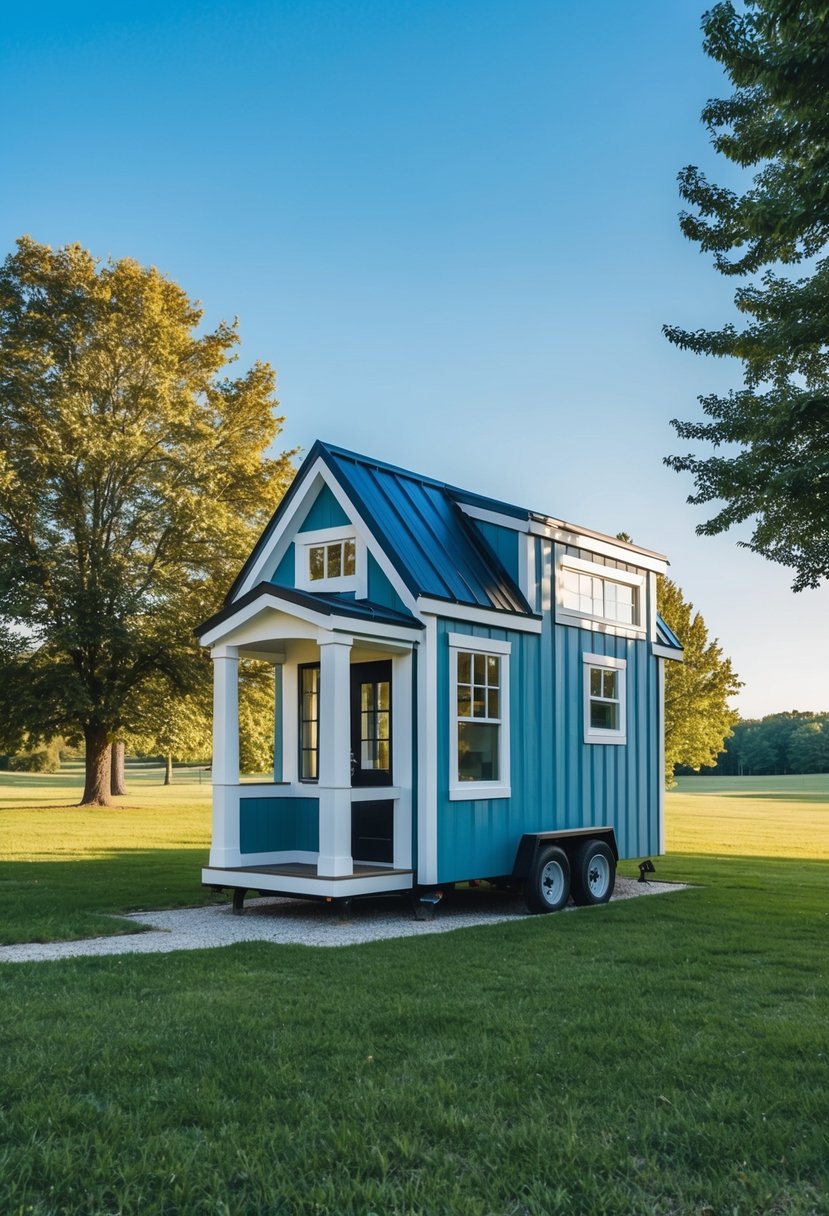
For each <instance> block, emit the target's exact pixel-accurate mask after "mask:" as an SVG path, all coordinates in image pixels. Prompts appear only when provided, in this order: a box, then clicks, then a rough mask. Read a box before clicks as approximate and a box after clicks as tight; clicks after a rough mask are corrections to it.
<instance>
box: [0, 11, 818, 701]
mask: <svg viewBox="0 0 829 1216" xmlns="http://www.w3.org/2000/svg"><path fill="white" fill-rule="evenodd" d="M704 7H706V5H705V0H698V2H696V0H671V2H670V3H665V0H638V2H637V3H636V4H633V5H620V4H619V3H618V2H617V0H594V3H592V4H585V3H583V2H576V0H568V2H566V3H557V2H555V0H509V2H507V0H474V3H473V2H472V0H440V2H438V0H363V2H356V0H340V2H336V0H318V2H316V3H309V2H300V0H296V2H283V0H274V2H273V3H268V4H265V3H250V2H247V0H234V2H233V3H232V4H231V3H224V4H219V3H210V2H209V0H202V2H199V3H177V2H176V0H166V2H164V3H159V2H157V0H152V2H145V3H142V4H133V5H120V4H111V3H106V4H105V3H85V2H84V0H78V2H77V3H75V4H72V5H69V4H65V3H61V4H49V3H43V4H39V5H37V6H34V5H33V6H30V7H29V8H28V11H27V9H26V8H24V6H18V7H16V8H12V7H11V6H4V13H3V22H2V28H0V91H2V97H1V98H0V100H2V106H3V110H2V112H3V114H4V119H5V121H4V122H3V124H2V128H0V145H1V146H2V159H0V165H2V170H0V229H1V230H2V238H3V239H2V242H0V253H2V254H5V252H7V251H8V250H10V249H11V247H12V245H13V243H14V240H15V238H16V237H17V236H19V235H20V234H21V233H24V232H28V233H30V234H31V235H32V236H33V237H35V238H36V239H37V240H40V241H44V242H47V243H49V244H53V245H58V244H64V243H66V242H69V241H80V242H81V243H82V244H84V245H85V246H87V247H88V248H89V249H91V250H92V251H93V252H94V253H96V254H98V255H100V256H106V255H112V256H113V257H121V256H124V255H129V256H132V257H135V258H137V259H138V260H139V261H142V262H144V263H153V264H155V265H157V266H159V267H160V268H161V269H162V270H163V271H164V272H165V273H167V274H169V275H170V276H171V277H172V278H174V279H176V280H177V281H178V282H180V283H181V284H182V285H183V286H184V287H185V288H186V289H187V291H188V292H189V293H190V294H191V295H192V296H193V297H195V298H198V299H199V300H201V301H202V303H203V305H204V308H205V315H206V321H207V323H215V322H216V321H217V320H219V319H220V318H229V317H233V316H238V317H239V320H240V325H241V332H242V337H243V347H242V355H241V359H242V361H243V362H244V361H247V360H252V359H254V358H261V359H267V360H269V361H270V362H271V363H272V364H273V365H274V366H275V367H276V369H277V372H278V375H279V386H280V398H281V403H282V410H283V412H284V413H285V415H286V422H285V429H284V434H283V439H284V446H286V447H294V446H301V447H304V448H308V447H309V446H310V445H311V443H312V442H313V440H314V439H315V438H317V437H320V438H325V439H328V440H331V441H332V442H336V443H341V444H344V445H346V446H349V447H352V448H355V449H357V450H359V451H364V452H367V453H370V454H372V455H375V456H378V457H380V458H382V459H387V460H390V461H393V462H395V463H398V464H402V465H405V466H408V467H410V468H414V469H417V470H418V471H420V472H424V473H430V474H432V475H434V476H437V477H441V478H445V479H446V480H449V481H452V482H454V483H456V484H459V485H462V486H467V487H469V488H470V489H475V490H479V491H481V492H483V493H488V494H491V495H493V496H495V497H501V498H504V499H507V500H512V501H516V502H519V503H522V504H524V505H527V506H531V507H534V508H536V509H539V510H546V511H548V512H549V513H551V514H555V515H558V516H561V517H563V518H565V519H568V520H571V521H573V522H578V523H582V524H585V525H587V526H590V527H594V528H598V529H601V530H604V531H607V532H610V533H615V532H617V531H620V530H625V531H627V532H629V533H631V534H632V536H633V537H634V539H635V540H636V541H637V542H639V543H641V544H643V545H646V546H648V547H650V548H654V549H659V550H662V551H663V552H665V553H667V554H668V555H669V557H670V559H671V562H672V573H673V576H674V577H675V578H676V580H677V581H678V582H679V583H680V585H681V586H682V587H683V588H684V590H685V592H686V594H687V595H688V596H689V597H690V598H691V599H693V601H694V603H695V604H696V605H697V606H698V607H699V608H700V609H701V610H702V612H703V614H704V616H705V618H706V620H707V622H708V624H709V627H710V629H711V631H712V632H713V633H714V634H716V635H717V636H718V637H719V638H720V641H721V643H722V645H723V647H724V649H725V651H726V653H728V654H730V655H731V656H732V658H733V660H734V664H735V667H736V669H737V671H738V672H739V673H740V675H741V676H742V677H743V679H744V680H745V681H746V688H745V690H744V693H743V695H742V697H741V699H740V708H741V710H742V711H743V712H744V713H745V714H747V715H753V714H761V713H767V712H772V711H774V710H777V709H790V708H799V709H829V694H827V692H826V691H825V684H826V671H827V669H829V630H827V629H826V620H827V616H828V615H829V614H828V613H827V608H829V592H827V591H826V590H821V591H820V592H805V593H803V594H801V595H799V596H793V595H792V594H791V593H790V591H789V585H790V582H791V577H790V575H789V573H788V572H787V571H785V570H784V569H783V568H782V567H775V566H772V565H769V564H768V563H766V562H764V561H763V560H762V559H760V558H757V557H754V556H753V555H751V554H750V553H746V552H745V551H741V550H740V549H738V548H737V547H736V545H735V541H734V538H732V537H725V538H718V539H716V540H710V539H702V538H698V537H696V536H695V534H694V525H695V524H696V523H697V522H699V521H700V519H701V518H703V516H702V514H701V513H700V512H699V511H698V510H697V509H694V508H691V507H688V506H687V505H686V504H685V496H686V495H687V493H688V492H689V491H690V489H691V487H690V484H689V483H688V481H687V480H686V479H683V478H681V477H679V476H677V475H676V474H674V473H672V472H670V471H669V470H667V469H665V468H664V467H663V465H662V463H661V461H662V457H663V456H664V455H665V454H667V453H670V452H674V451H677V450H684V448H685V445H684V444H678V441H677V440H676V438H675V437H674V434H673V432H672V430H671V428H670V426H669V420H670V419H671V418H672V417H689V416H693V415H694V414H695V413H696V412H697V411H698V409H699V407H698V406H697V404H696V396H697V394H698V393H702V392H709V391H712V390H714V389H722V388H725V387H727V386H729V385H736V384H737V383H738V368H737V367H736V366H734V367H731V366H727V365H723V364H719V363H715V362H707V361H703V360H700V359H697V358H695V357H693V356H689V355H684V354H681V353H680V352H678V351H676V350H674V349H673V348H672V347H670V346H669V345H668V343H667V342H666V341H665V340H664V338H663V337H662V335H661V332H660V327H661V325H662V323H663V322H666V321H669V322H674V323H681V324H684V325H687V326H689V327H695V326H706V325H717V324H719V323H720V321H721V320H723V319H724V318H726V317H727V316H729V315H731V291H732V286H731V285H729V284H728V283H727V282H726V281H725V280H722V279H721V278H720V277H719V276H718V275H716V273H715V272H714V271H713V269H712V268H711V267H710V265H709V263H708V262H707V260H706V259H705V258H704V257H703V256H702V255H701V254H700V253H699V252H698V251H697V249H696V247H694V246H692V245H690V244H688V243H687V242H686V241H685V240H684V239H683V238H682V236H681V234H680V232H679V229H678V226H677V218H676V217H677V211H678V209H679V199H678V195H677V190H676V174H677V171H678V170H679V169H680V167H681V166H683V165H685V164H688V163H696V164H703V165H706V166H709V167H712V168H713V172H714V174H715V175H716V177H717V178H718V180H721V181H725V182H728V181H732V180H733V170H730V169H729V167H728V166H726V165H724V164H719V163H717V162H715V161H714V159H713V156H712V154H711V152H710V150H709V147H708V143H707V138H706V135H705V132H704V130H703V129H702V126H701V124H700V123H699V117H698V116H699V111H700V109H701V107H702V105H703V104H704V103H705V101H706V99H707V98H708V97H709V96H716V95H721V94H722V93H723V92H724V91H727V84H726V83H725V82H724V81H723V80H722V78H721V76H720V74H719V71H718V70H717V68H716V66H715V65H714V64H713V63H711V62H710V61H709V60H708V59H707V58H706V57H705V55H704V54H703V52H702V49H701V39H700V34H699V23H700V16H701V12H702V10H703V8H704Z"/></svg>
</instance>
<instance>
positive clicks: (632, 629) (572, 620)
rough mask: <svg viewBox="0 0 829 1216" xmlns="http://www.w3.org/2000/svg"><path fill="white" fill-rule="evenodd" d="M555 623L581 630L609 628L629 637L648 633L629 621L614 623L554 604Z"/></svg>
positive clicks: (642, 636)
mask: <svg viewBox="0 0 829 1216" xmlns="http://www.w3.org/2000/svg"><path fill="white" fill-rule="evenodd" d="M556 623H557V624H559V625H576V626H579V625H580V626H581V627H582V628H583V629H590V628H596V629H603V628H605V627H607V626H611V627H612V628H613V629H618V630H620V631H624V633H625V634H626V635H629V636H630V637H637V638H645V637H647V634H648V631H647V629H646V628H645V627H644V625H632V624H630V622H629V621H614V620H613V619H612V618H611V617H609V616H593V615H591V614H590V613H589V612H577V611H576V609H575V608H565V607H564V605H563V604H556Z"/></svg>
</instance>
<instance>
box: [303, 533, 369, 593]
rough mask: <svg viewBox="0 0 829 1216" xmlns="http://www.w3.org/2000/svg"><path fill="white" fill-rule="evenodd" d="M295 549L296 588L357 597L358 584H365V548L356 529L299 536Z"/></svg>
mask: <svg viewBox="0 0 829 1216" xmlns="http://www.w3.org/2000/svg"><path fill="white" fill-rule="evenodd" d="M294 546H295V549H296V562H295V570H296V586H297V588H298V589H299V590H300V591H344V592H350V591H353V592H355V593H356V592H357V591H358V584H359V585H360V586H362V585H363V584H364V583H365V566H366V555H365V546H364V545H361V543H360V541H359V540H358V539H357V536H356V533H355V531H354V528H353V527H343V528H321V529H319V530H317V531H315V532H300V533H298V534H297V536H296V537H295V538H294ZM362 594H363V595H365V590H363V592H362Z"/></svg>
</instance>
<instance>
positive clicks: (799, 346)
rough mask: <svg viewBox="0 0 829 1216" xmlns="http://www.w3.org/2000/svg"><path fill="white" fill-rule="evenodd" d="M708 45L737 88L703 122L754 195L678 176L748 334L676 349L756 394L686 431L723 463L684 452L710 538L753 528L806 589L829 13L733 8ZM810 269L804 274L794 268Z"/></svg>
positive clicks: (828, 134)
mask: <svg viewBox="0 0 829 1216" xmlns="http://www.w3.org/2000/svg"><path fill="white" fill-rule="evenodd" d="M703 32H704V47H705V50H706V52H707V53H708V55H710V56H711V57H712V58H713V59H715V60H716V61H717V62H718V63H720V64H721V65H722V67H723V68H724V69H725V72H726V75H727V76H728V78H729V80H730V82H731V83H732V84H733V85H734V92H733V93H732V94H731V96H730V97H727V98H725V99H715V100H712V101H709V102H708V104H707V105H706V106H705V108H704V110H703V112H702V119H703V122H704V123H705V125H706V126H707V128H708V130H709V132H710V134H711V139H712V143H713V146H714V148H715V149H716V151H717V152H718V153H719V154H720V155H722V156H723V157H725V158H726V159H727V160H729V161H731V162H733V163H734V164H736V165H738V166H740V167H741V169H743V170H746V171H747V172H749V173H751V180H750V182H749V181H747V184H746V188H745V189H744V190H743V191H742V192H740V191H737V190H731V189H727V188H724V187H722V186H718V185H716V184H713V183H711V182H709V181H708V179H707V178H706V176H705V175H704V174H703V173H702V172H701V171H700V170H699V169H698V168H695V167H693V166H689V167H687V168H686V169H684V170H683V171H682V172H681V174H680V177H679V181H680V193H681V195H682V197H683V198H684V200H685V201H686V202H687V203H688V204H689V205H690V208H691V210H689V211H686V212H685V213H683V214H682V216H681V220H680V223H681V227H682V231H683V232H684V233H685V235H686V236H687V237H689V238H690V239H691V240H693V241H695V242H697V244H698V245H699V247H700V250H701V251H703V252H706V253H711V254H713V258H714V265H715V267H716V269H717V270H718V271H719V272H720V273H721V274H723V275H727V276H729V277H733V278H735V280H738V281H739V285H738V286H737V289H736V293H735V303H736V306H737V309H738V310H739V312H740V314H741V316H743V317H745V318H746V323H745V324H741V325H735V324H730V323H729V324H724V325H722V326H721V327H720V328H718V329H697V330H687V329H683V328H680V327H677V326H666V327H665V333H666V334H667V336H668V338H669V340H670V341H671V342H673V343H675V344H676V345H677V346H680V347H682V348H684V349H687V350H692V351H695V352H697V353H699V354H703V355H715V356H726V357H731V358H735V359H739V360H740V361H741V362H742V370H743V385H742V387H741V388H739V389H737V390H734V391H732V392H729V393H727V394H725V395H716V394H712V395H708V396H701V397H700V398H699V400H700V402H701V404H702V407H703V411H704V414H705V415H706V418H705V419H704V420H703V421H688V422H681V421H678V420H676V419H675V420H674V422H673V425H674V427H675V428H676V431H677V433H678V435H679V436H680V437H681V438H682V439H688V440H697V441H702V442H703V443H706V444H711V445H713V448H714V449H715V454H713V455H708V456H700V455H698V454H696V453H693V452H691V453H687V454H684V455H676V456H670V457H668V458H667V461H666V463H667V464H669V465H670V466H672V467H673V468H674V469H676V470H678V471H682V472H690V473H691V474H692V476H693V478H694V482H695V485H696V492H695V493H694V494H692V495H691V496H690V497H689V499H688V501H689V502H690V503H693V504H697V505H699V504H708V503H717V504H719V505H718V507H717V509H716V511H715V513H714V514H713V515H712V516H711V518H710V519H708V520H707V521H706V522H705V523H702V524H700V525H699V526H698V528H697V531H698V532H699V533H700V534H703V535H714V534H717V533H721V532H724V531H726V530H728V529H729V528H731V527H732V526H734V525H739V524H743V523H747V522H748V521H750V522H751V527H752V528H753V531H752V533H751V538H750V540H748V541H740V542H738V543H740V544H743V545H745V546H746V547H748V548H750V549H752V550H753V551H754V552H756V553H759V554H762V555H763V556H764V557H766V558H768V559H770V560H772V561H775V562H780V563H782V564H784V565H786V566H789V567H791V568H792V569H793V570H794V572H795V577H794V589H795V590H801V589H803V588H805V587H816V586H818V585H819V584H820V583H821V581H822V580H823V579H826V578H829V258H827V257H825V256H823V255H824V254H825V253H826V248H827V241H829V186H827V182H829V89H827V87H826V82H827V80H829V7H827V5H826V3H825V0H797V2H795V0H746V4H745V7H744V8H743V7H741V9H740V11H738V10H737V9H736V8H735V6H734V4H732V3H731V2H730V0H726V2H725V3H720V4H716V5H715V6H714V7H713V8H712V9H711V10H710V11H709V12H708V13H706V14H705V16H704V18H703ZM795 267H799V268H802V271H803V273H800V271H799V270H798V271H794V270H793V268H795Z"/></svg>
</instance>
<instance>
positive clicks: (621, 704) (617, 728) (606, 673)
mask: <svg viewBox="0 0 829 1216" xmlns="http://www.w3.org/2000/svg"><path fill="white" fill-rule="evenodd" d="M583 659H584V741H585V743H626V742H627V730H626V726H625V677H626V674H627V673H626V667H627V664H626V661H625V660H624V659H614V658H611V657H610V656H607V655H597V654H585V655H584V656H583Z"/></svg>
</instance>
